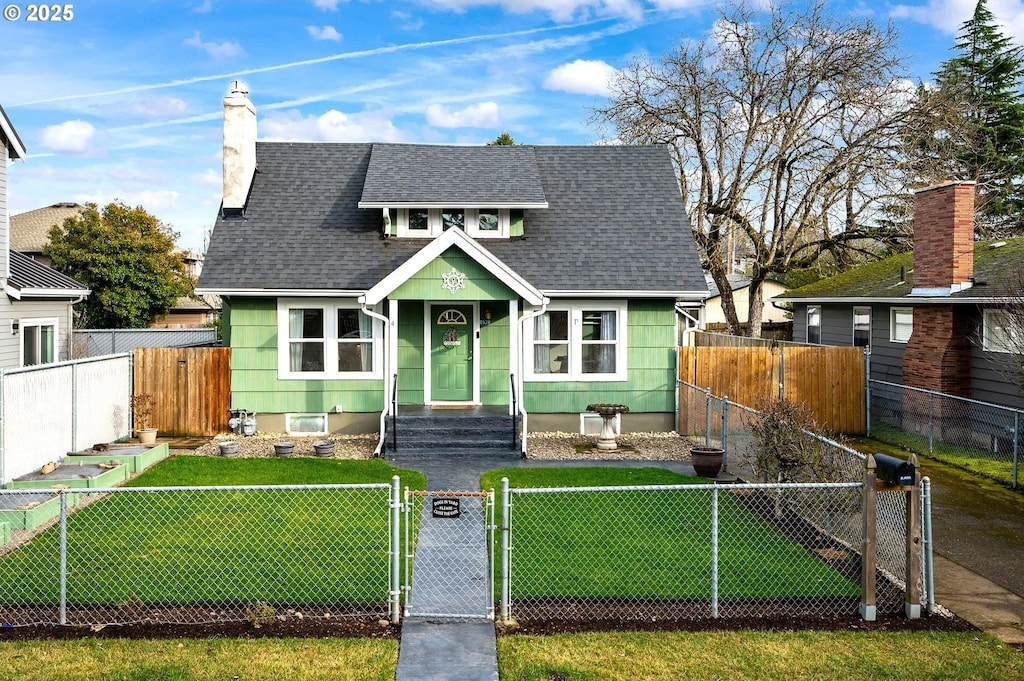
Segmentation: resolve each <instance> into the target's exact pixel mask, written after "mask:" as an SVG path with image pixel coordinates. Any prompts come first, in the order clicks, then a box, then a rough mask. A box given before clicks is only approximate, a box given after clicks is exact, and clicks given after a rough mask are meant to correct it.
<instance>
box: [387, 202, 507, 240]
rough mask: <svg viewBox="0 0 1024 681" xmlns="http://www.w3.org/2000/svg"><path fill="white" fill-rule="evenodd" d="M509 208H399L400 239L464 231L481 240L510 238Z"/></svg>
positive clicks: (395, 215)
mask: <svg viewBox="0 0 1024 681" xmlns="http://www.w3.org/2000/svg"><path fill="white" fill-rule="evenodd" d="M509 215H510V213H509V210H508V209H507V208H399V209H393V218H392V219H393V220H394V221H395V223H396V224H397V225H398V236H400V237H411V238H421V239H422V238H432V237H435V236H438V235H440V234H441V232H443V231H445V230H446V229H452V228H455V229H461V230H463V231H464V232H466V233H467V234H469V235H470V236H472V237H477V238H485V239H486V238H492V239H493V238H507V237H508V235H509V230H510V227H509V225H510V223H511V221H510V217H509Z"/></svg>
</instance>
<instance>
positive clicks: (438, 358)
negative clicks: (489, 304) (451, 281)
mask: <svg viewBox="0 0 1024 681" xmlns="http://www.w3.org/2000/svg"><path fill="white" fill-rule="evenodd" d="M430 399H431V400H433V401H435V402H464V401H469V400H472V399H473V307H472V306H471V305H431V306H430Z"/></svg>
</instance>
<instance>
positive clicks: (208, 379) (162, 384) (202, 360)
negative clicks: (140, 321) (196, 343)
mask: <svg viewBox="0 0 1024 681" xmlns="http://www.w3.org/2000/svg"><path fill="white" fill-rule="evenodd" d="M134 392H135V394H139V393H150V394H151V395H153V397H155V398H156V409H155V410H154V413H153V418H152V419H151V421H152V423H151V424H150V425H151V426H153V427H154V428H157V429H159V431H160V434H161V435H216V434H217V433H222V432H224V431H226V430H227V421H228V417H229V414H228V410H229V409H230V408H231V348H136V349H135V385H134Z"/></svg>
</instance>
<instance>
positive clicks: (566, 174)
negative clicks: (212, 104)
mask: <svg viewBox="0 0 1024 681" xmlns="http://www.w3.org/2000/svg"><path fill="white" fill-rule="evenodd" d="M224 105H225V129H224V202H223V205H222V210H221V212H220V214H219V215H218V216H217V221H216V224H215V226H214V230H213V235H212V237H211V240H210V246H209V249H208V251H207V253H206V262H205V264H204V267H203V272H202V275H201V277H200V280H199V288H198V289H197V292H198V293H200V294H218V295H220V296H222V299H223V301H224V305H223V309H224V313H223V314H224V317H223V319H224V339H225V344H226V345H229V346H230V347H231V349H232V354H231V365H232V366H231V399H232V405H233V407H237V408H247V409H250V410H255V411H256V412H258V414H259V419H260V424H259V428H260V429H261V430H271V431H295V430H299V429H300V428H297V427H296V424H304V425H303V426H302V427H301V428H305V427H306V425H308V424H315V425H314V426H312V427H315V428H317V429H318V430H320V431H327V432H339V431H346V432H364V433H369V432H375V431H377V430H378V427H379V423H380V418H379V417H380V415H381V413H382V410H387V409H388V407H389V404H390V403H391V400H392V399H393V398H394V400H395V401H396V402H397V403H399V404H401V405H404V406H408V407H414V408H418V409H420V410H423V409H427V408H431V407H448V408H451V407H488V408H490V409H492V410H494V411H497V412H498V413H505V414H512V413H513V411H514V408H513V404H515V407H516V409H518V410H521V411H525V412H527V413H528V414H529V425H530V428H531V429H532V430H558V429H562V430H565V429H568V430H574V431H575V430H578V429H579V428H580V424H581V421H582V418H583V417H582V416H581V414H582V413H583V412H586V411H587V410H586V407H587V406H588V405H589V404H590V403H598V402H600V403H619V404H624V405H627V406H629V408H630V413H629V414H627V415H624V416H623V418H622V427H623V430H663V431H670V430H672V429H673V425H674V423H675V408H676V397H675V395H676V376H677V375H678V374H677V368H676V362H677V357H676V334H675V328H676V314H677V312H676V306H677V305H681V306H686V305H689V306H694V307H695V309H696V310H699V308H700V304H701V302H700V301H702V300H703V299H704V298H705V297H707V286H706V285H705V283H704V277H703V273H702V271H701V268H700V261H699V258H698V256H697V250H696V247H695V245H694V242H693V237H692V236H691V234H690V228H689V224H688V222H687V218H686V211H685V209H684V205H683V200H682V196H681V194H680V191H679V186H678V183H677V182H676V178H675V171H674V170H673V167H672V162H671V158H670V156H669V153H668V151H667V149H666V148H665V147H662V146H658V147H641V146H550V147H548V146H525V145H516V146H482V145H481V146H473V147H470V146H443V145H415V144H374V143H363V144H344V143H278V142H274V143H270V142H260V143H258V144H257V142H256V114H255V108H254V107H253V105H252V103H251V102H250V101H249V99H248V96H247V93H246V92H245V91H244V90H243V89H241V88H240V87H236V89H235V90H234V91H233V92H232V94H231V95H229V96H228V97H227V98H226V99H225V102H224ZM396 388H397V393H395V392H394V390H395V389H396Z"/></svg>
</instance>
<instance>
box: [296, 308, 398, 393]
mask: <svg viewBox="0 0 1024 681" xmlns="http://www.w3.org/2000/svg"><path fill="white" fill-rule="evenodd" d="M382 335H383V334H382V329H381V328H380V323H379V322H378V321H376V320H374V319H373V318H371V317H370V316H369V315H367V314H365V313H364V312H363V311H362V310H361V309H359V306H358V304H357V303H356V302H355V301H329V300H323V299H310V300H299V299H293V300H279V301H278V338H279V342H278V375H279V377H280V378H299V379H301V378H309V379H313V378H318V379H323V378H380V376H381V361H382V352H383V349H382V347H381V341H380V339H381V338H382Z"/></svg>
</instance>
